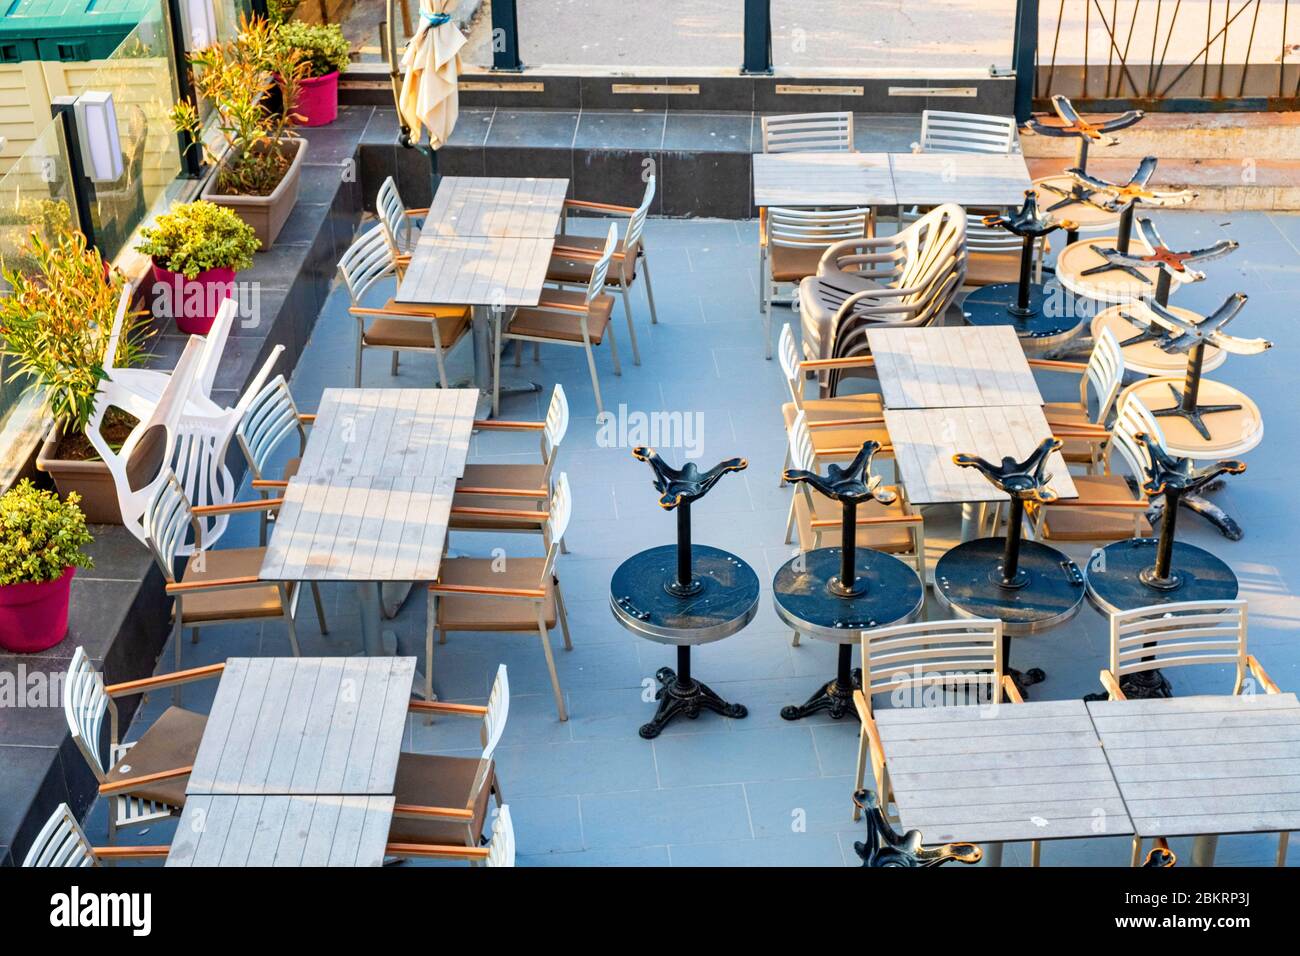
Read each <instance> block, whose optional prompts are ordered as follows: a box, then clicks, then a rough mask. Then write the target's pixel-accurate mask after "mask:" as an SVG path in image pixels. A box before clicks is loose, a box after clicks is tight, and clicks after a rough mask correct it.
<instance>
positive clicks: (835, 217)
mask: <svg viewBox="0 0 1300 956" xmlns="http://www.w3.org/2000/svg"><path fill="white" fill-rule="evenodd" d="M758 218H759V222H758V228H759V236H758V282H759V293H758V309H759V311H760V312H762V313H763V333H764V336H763V342H764V348H765V349H766V357H767V358H769V359H770V358H771V357H772V305H773V302H774V301H775V299H776V297H777V295H778V294H779V293H780V290H781V286H782V285H790V284H791V283H790V282H789V281H786V282H777V281H776V280H775V279H774V278H772V276H773V270H772V267H771V259H772V256H773V255H774V254H775V253H774V252H773V250H774V249H777V248H781V249H794V250H800V251H808V250H815V249H821V250H823V252H824V251H825V250H826V249H827V248H829V247H830V246H832V245H834V244H835V243H837V242H843V241H844V240H847V239H860V238H864V237H870V236H871V235H873V234H874V231H875V229H874V221H873V215H872V210H871V209H869V208H866V207H854V208H851V209H787V208H785V207H782V206H771V207H766V208H763V209H760V210H759V217H758ZM810 274H813V273H810ZM803 278H806V277H802V276H801V277H800V279H799V280H794V282H793V285H794V286H795V289H796V292H797V289H798V285H799V282H800V281H802V279H803Z"/></svg>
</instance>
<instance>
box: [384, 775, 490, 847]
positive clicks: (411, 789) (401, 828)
mask: <svg viewBox="0 0 1300 956" xmlns="http://www.w3.org/2000/svg"><path fill="white" fill-rule="evenodd" d="M479 763H480V761H479V759H478V758H477V757H444V756H440V755H436V754H413V753H404V754H402V755H401V756H400V757H399V758H398V760H397V782H396V784H395V790H394V795H395V796H396V798H397V803H399V804H408V805H413V806H419V807H447V808H449V809H455V810H464V809H469V808H470V797H471V796H472V794H471V791H472V790H473V789H474V777H475V775H476V774H477V773H478V766H479ZM495 781H496V768H495V767H494V766H493V765H492V764H491V763H489V765H488V774H487V777H486V779H485V780H484V782H483V789H482V790H481V791H479V793H478V794H477V799H475V800H474V804H473V807H472V809H473V811H474V818H473V820H472V821H463V822H462V821H454V820H413V819H409V818H406V817H399V816H394V817H393V822H392V824H391V825H390V826H389V830H388V840H389V842H390V843H423V844H426V845H441V846H470V845H477V844H478V838H479V837H481V836H482V834H483V821H484V820H485V819H486V818H487V808H488V800H489V799H491V790H492V787H493V786H494V784H495ZM471 834H472V835H471ZM471 841H472V842H471Z"/></svg>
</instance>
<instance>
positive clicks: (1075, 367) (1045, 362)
mask: <svg viewBox="0 0 1300 956" xmlns="http://www.w3.org/2000/svg"><path fill="white" fill-rule="evenodd" d="M1029 367H1030V368H1048V369H1055V370H1056V371H1058V372H1078V373H1079V374H1080V375H1082V374H1083V373H1084V372H1086V371H1088V366H1087V365H1086V364H1085V363H1083V362H1062V361H1059V360H1057V359H1029Z"/></svg>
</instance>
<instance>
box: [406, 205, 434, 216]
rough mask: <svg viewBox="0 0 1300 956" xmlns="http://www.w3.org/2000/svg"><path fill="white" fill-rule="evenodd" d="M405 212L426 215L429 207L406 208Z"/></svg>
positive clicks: (412, 214) (410, 214) (411, 214)
mask: <svg viewBox="0 0 1300 956" xmlns="http://www.w3.org/2000/svg"><path fill="white" fill-rule="evenodd" d="M406 214H407V215H408V216H427V215H429V209H428V207H427V206H426V207H425V208H424V209H408V210H406Z"/></svg>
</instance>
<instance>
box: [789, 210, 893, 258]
mask: <svg viewBox="0 0 1300 956" xmlns="http://www.w3.org/2000/svg"><path fill="white" fill-rule="evenodd" d="M870 215H871V210H870V209H865V208H853V209H786V208H783V207H781V206H770V207H769V208H768V210H767V241H768V242H769V243H770V244H771V245H774V246H788V247H791V248H796V249H799V248H816V247H819V246H820V247H823V248H824V247H826V246H829V245H831V244H832V243H836V242H842V241H843V240H845V239H856V238H859V237H861V236H865V235H866V234H867V222H868V218H869V216H870Z"/></svg>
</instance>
